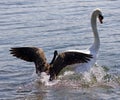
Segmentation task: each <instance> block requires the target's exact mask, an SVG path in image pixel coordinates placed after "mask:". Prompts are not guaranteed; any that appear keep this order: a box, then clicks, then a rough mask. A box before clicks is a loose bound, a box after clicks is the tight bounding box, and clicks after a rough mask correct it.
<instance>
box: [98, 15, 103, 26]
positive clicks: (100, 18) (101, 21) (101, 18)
mask: <svg viewBox="0 0 120 100" xmlns="http://www.w3.org/2000/svg"><path fill="white" fill-rule="evenodd" d="M98 18H99V21H100V23H101V24H102V23H103V19H104V17H103V16H102V15H99V17H98Z"/></svg>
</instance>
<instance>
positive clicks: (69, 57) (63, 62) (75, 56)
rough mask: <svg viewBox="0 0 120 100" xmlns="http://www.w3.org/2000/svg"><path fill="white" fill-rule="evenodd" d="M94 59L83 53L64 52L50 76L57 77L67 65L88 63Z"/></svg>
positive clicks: (55, 63)
mask: <svg viewBox="0 0 120 100" xmlns="http://www.w3.org/2000/svg"><path fill="white" fill-rule="evenodd" d="M91 58H92V55H90V54H85V53H81V52H70V51H68V52H63V53H61V54H59V55H58V57H57V58H56V60H55V62H54V63H53V66H52V67H51V69H50V76H51V78H52V77H55V76H57V75H58V74H59V72H60V71H61V70H62V69H63V68H64V67H66V66H67V65H72V64H77V63H87V62H88V61H90V59H91Z"/></svg>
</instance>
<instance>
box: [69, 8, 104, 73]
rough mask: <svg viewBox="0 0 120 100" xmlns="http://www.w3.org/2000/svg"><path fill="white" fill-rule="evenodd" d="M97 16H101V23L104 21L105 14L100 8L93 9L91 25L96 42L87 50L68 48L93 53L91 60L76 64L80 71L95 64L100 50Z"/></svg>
mask: <svg viewBox="0 0 120 100" xmlns="http://www.w3.org/2000/svg"><path fill="white" fill-rule="evenodd" d="M97 17H98V18H99V21H100V23H102V19H103V16H102V13H101V10H100V9H96V10H95V11H93V13H92V15H91V27H92V31H93V35H94V42H93V44H92V45H91V46H90V48H88V49H87V50H68V51H73V52H81V53H84V54H90V55H92V58H91V59H90V61H88V62H87V63H80V64H78V65H77V66H76V69H75V71H76V72H78V73H79V72H81V71H82V72H84V71H89V70H90V68H91V67H92V66H94V64H95V63H96V59H97V55H98V51H99V48H100V39H99V34H98V31H97Z"/></svg>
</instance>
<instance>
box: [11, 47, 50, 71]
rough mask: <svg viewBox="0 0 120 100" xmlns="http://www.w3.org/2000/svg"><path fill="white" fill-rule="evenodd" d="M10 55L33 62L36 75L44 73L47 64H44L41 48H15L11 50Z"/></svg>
mask: <svg viewBox="0 0 120 100" xmlns="http://www.w3.org/2000/svg"><path fill="white" fill-rule="evenodd" d="M10 53H11V54H12V55H13V56H15V57H17V58H20V59H22V60H25V61H28V62H34V63H35V66H36V73H38V71H39V72H42V71H45V69H46V67H48V64H47V62H46V57H45V54H44V51H43V50H42V49H41V48H36V47H16V48H11V49H10Z"/></svg>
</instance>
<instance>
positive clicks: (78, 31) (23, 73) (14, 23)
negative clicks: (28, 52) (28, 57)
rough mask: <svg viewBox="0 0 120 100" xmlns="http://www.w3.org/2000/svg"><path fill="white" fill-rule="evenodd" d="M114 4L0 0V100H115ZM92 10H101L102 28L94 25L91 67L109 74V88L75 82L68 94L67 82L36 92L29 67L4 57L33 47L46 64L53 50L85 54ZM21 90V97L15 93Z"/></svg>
mask: <svg viewBox="0 0 120 100" xmlns="http://www.w3.org/2000/svg"><path fill="white" fill-rule="evenodd" d="M119 4H120V1H119V0H100V1H96V0H84V1H83V0H1V1H0V99H1V100H119V99H120V74H119V73H120V31H119V30H120V17H119V16H120V6H119ZM95 8H100V9H102V12H103V15H104V23H103V24H102V25H101V24H98V30H99V35H100V40H101V46H100V51H99V56H98V59H97V62H98V64H99V65H100V66H106V67H107V69H109V72H108V73H109V76H112V78H110V82H101V83H102V84H100V82H99V83H97V85H96V84H92V85H91V84H89V86H86V85H82V86H79V82H77V83H75V84H76V85H77V88H76V87H75V88H72V86H73V84H74V82H73V81H74V80H73V81H70V83H69V84H72V83H73V84H72V85H71V86H70V87H69V86H67V85H66V84H63V83H62V85H59V86H52V87H46V86H41V85H40V84H39V83H36V82H35V79H34V78H33V77H34V76H35V75H34V64H33V63H28V62H25V61H22V60H18V59H16V58H14V57H12V56H11V55H10V54H9V49H10V48H11V47H16V46H36V47H41V48H43V49H44V51H45V54H46V57H47V59H48V61H50V60H51V57H52V56H53V51H54V50H58V51H59V52H61V51H64V50H68V49H86V48H88V47H89V46H90V45H91V43H92V42H93V34H92V31H91V26H90V15H91V13H92V11H93V10H94V9H95ZM65 81H66V80H65ZM105 81H107V80H105ZM68 82H69V80H68ZM33 84H35V85H34V86H33ZM99 84H100V85H99ZM24 85H25V89H24V91H19V89H21V87H22V86H23V87H24ZM23 87H22V88H23Z"/></svg>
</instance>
